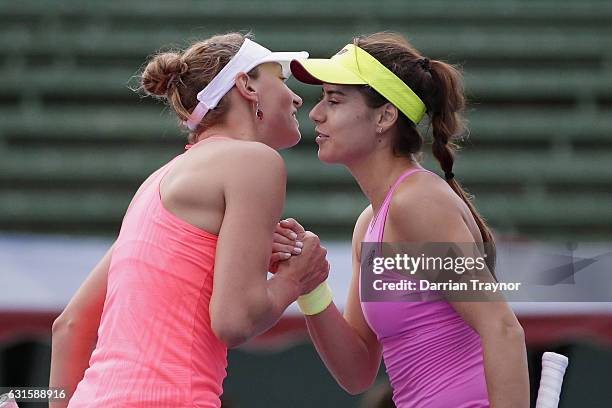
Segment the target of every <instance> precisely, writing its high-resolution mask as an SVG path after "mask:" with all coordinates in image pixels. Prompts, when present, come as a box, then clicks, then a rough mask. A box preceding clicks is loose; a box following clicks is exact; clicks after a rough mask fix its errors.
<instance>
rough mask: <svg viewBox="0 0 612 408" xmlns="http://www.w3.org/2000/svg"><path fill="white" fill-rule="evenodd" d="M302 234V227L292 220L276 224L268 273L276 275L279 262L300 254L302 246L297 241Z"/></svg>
mask: <svg viewBox="0 0 612 408" xmlns="http://www.w3.org/2000/svg"><path fill="white" fill-rule="evenodd" d="M303 232H304V227H302V226H301V225H300V223H299V222H297V221H296V220H294V219H293V218H288V219H286V220H282V221H281V222H279V223H278V224H276V229H275V230H274V236H273V241H272V256H271V257H270V266H269V271H270V272H272V273H276V271H277V269H278V264H279V262H283V261H286V260H287V259H289V258H291V256H292V255H299V254H301V253H302V247H303V246H304V244H303V243H302V242H300V241H298V240H297V237H298V234H300V233H303Z"/></svg>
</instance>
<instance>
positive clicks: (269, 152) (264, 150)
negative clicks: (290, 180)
mask: <svg viewBox="0 0 612 408" xmlns="http://www.w3.org/2000/svg"><path fill="white" fill-rule="evenodd" d="M189 153H190V156H191V157H189V156H188V157H186V159H187V160H190V161H192V162H193V164H195V165H206V163H208V164H210V165H211V166H213V167H212V168H214V169H218V170H220V171H222V172H223V174H225V175H232V174H236V173H238V174H241V175H244V173H247V174H252V173H253V172H256V173H258V172H260V171H266V170H268V171H269V170H277V171H279V170H282V171H283V172H284V170H285V162H284V160H283V158H282V157H281V155H280V154H279V153H278V152H277V151H276V150H274V149H273V148H271V147H269V146H267V145H265V144H264V143H260V142H249V141H242V140H223V141H215V142H213V143H210V144H207V145H204V146H201V147H200V148H199V149H197V148H196V149H193V151H190V152H189Z"/></svg>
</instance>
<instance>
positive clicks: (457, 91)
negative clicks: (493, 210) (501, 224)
mask: <svg viewBox="0 0 612 408" xmlns="http://www.w3.org/2000/svg"><path fill="white" fill-rule="evenodd" d="M420 61H425V62H426V64H421V65H422V66H423V68H424V69H425V70H426V71H429V73H430V74H431V77H432V81H433V84H434V87H435V92H434V95H433V98H431V99H432V102H433V103H432V105H433V106H432V107H431V108H430V117H431V126H432V131H433V144H432V153H433V155H434V157H435V158H436V160H438V162H439V163H440V167H441V168H442V171H443V172H444V178H445V179H446V181H447V183H448V184H449V186H450V187H451V188H452V189H453V191H454V192H455V193H457V195H458V196H459V197H461V199H462V200H463V201H464V202H465V204H466V205H467V206H468V208H469V209H470V212H471V213H472V216H473V217H474V220H475V221H476V224H477V225H478V229H479V230H480V234H481V235H482V240H483V242H484V243H485V244H486V245H485V249H486V251H487V252H486V254H487V266H488V267H489V270H490V271H491V272H492V273H493V274H494V273H495V272H494V270H495V258H496V251H495V240H494V238H493V234H492V232H491V230H490V228H489V226H488V225H487V223H486V222H485V220H484V218H483V217H482V216H481V215H480V213H479V212H478V210H477V209H476V207H475V206H474V204H473V203H472V199H473V196H472V195H471V194H468V193H467V192H466V191H465V190H464V189H463V188H462V187H461V184H459V182H458V181H457V179H456V178H455V175H454V174H453V165H454V163H455V152H456V151H457V145H456V144H455V143H454V138H455V137H457V136H459V135H461V134H463V132H464V131H465V129H466V127H465V120H464V119H463V116H462V115H461V113H462V111H463V110H464V108H465V97H464V94H463V81H462V76H461V73H460V72H459V71H458V70H457V69H456V68H455V67H453V66H452V65H450V64H447V63H445V62H442V61H435V60H433V61H429V60H427V59H422V60H420Z"/></svg>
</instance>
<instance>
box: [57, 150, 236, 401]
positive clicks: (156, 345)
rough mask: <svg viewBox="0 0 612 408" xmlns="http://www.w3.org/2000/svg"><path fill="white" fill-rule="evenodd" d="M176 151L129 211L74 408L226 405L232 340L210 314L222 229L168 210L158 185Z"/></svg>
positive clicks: (116, 245) (142, 188)
mask: <svg viewBox="0 0 612 408" xmlns="http://www.w3.org/2000/svg"><path fill="white" fill-rule="evenodd" d="M208 140H210V139H205V140H203V141H201V142H199V143H204V142H205V141H208ZM180 158H181V156H178V157H177V158H175V159H174V160H172V161H171V162H170V163H168V164H166V165H165V166H164V167H162V168H161V169H159V170H157V171H156V172H155V173H153V174H152V175H151V176H150V177H149V178H148V179H147V180H146V181H145V182H144V184H143V185H142V187H141V189H140V190H139V192H138V193H137V195H136V196H135V197H134V199H133V201H132V203H131V205H130V208H128V211H127V213H126V214H125V217H124V219H123V223H122V225H121V231H120V233H119V237H118V238H117V241H116V243H115V246H114V249H113V252H112V259H111V265H110V269H109V271H108V284H107V293H106V299H105V302H104V309H103V312H102V318H101V321H100V328H99V329H98V343H97V345H96V349H95V350H94V352H93V354H92V356H91V359H90V362H89V368H88V369H87V370H86V371H85V375H84V378H83V379H82V380H81V382H80V383H79V384H78V386H77V389H76V391H75V393H74V395H73V397H72V399H71V400H70V403H69V405H68V406H69V408H79V407H87V408H97V407H100V408H102V407H104V408H120V407H121V408H124V407H132V408H150V407H168V408H170V407H172V408H178V407H181V408H187V407H189V408H193V407H206V408H218V407H220V406H221V401H220V398H219V396H220V395H221V393H222V382H223V379H224V378H225V376H226V371H225V368H226V365H227V360H226V356H227V347H226V346H225V344H223V343H222V342H221V341H220V340H218V339H217V337H216V336H215V334H214V333H213V331H212V328H211V323H210V314H209V305H210V298H211V295H212V290H213V275H214V265H215V252H216V247H217V236H216V235H214V234H211V233H209V232H206V231H204V230H202V229H199V228H197V227H195V226H193V225H191V224H189V223H187V222H186V221H184V220H182V219H181V218H179V217H177V216H176V215H174V214H172V213H171V212H169V211H168V210H166V209H165V208H164V206H163V205H162V201H161V196H160V191H159V185H160V182H161V180H162V178H163V177H164V175H165V174H166V173H167V172H168V171H169V170H170V168H171V167H172V166H173V164H174V163H175V162H176V161H177V160H180Z"/></svg>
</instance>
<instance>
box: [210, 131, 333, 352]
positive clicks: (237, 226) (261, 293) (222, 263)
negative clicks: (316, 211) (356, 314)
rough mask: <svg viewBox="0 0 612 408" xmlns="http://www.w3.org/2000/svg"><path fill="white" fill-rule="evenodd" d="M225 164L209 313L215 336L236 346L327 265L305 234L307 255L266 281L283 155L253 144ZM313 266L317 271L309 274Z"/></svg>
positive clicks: (280, 201)
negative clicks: (221, 219)
mask: <svg viewBox="0 0 612 408" xmlns="http://www.w3.org/2000/svg"><path fill="white" fill-rule="evenodd" d="M244 163H248V164H249V167H248V168H247V167H246V166H244ZM227 165H228V170H227V172H226V175H227V184H226V185H225V191H224V196H225V214H224V217H223V223H222V225H221V229H220V231H219V239H218V242H217V252H216V259H215V279H214V287H213V295H212V298H211V305H210V313H211V324H212V328H213V331H214V332H215V334H216V335H217V337H218V338H219V339H221V340H222V341H223V342H225V343H226V344H227V345H228V346H229V347H234V346H237V345H239V344H241V343H243V342H245V341H246V340H248V339H249V338H251V337H253V336H255V335H257V334H259V333H261V332H263V331H265V330H267V329H268V328H270V327H271V326H272V325H274V324H275V323H276V322H277V321H278V319H279V318H280V316H281V314H282V313H283V311H284V310H285V309H286V308H287V307H288V306H289V305H290V304H291V303H292V302H293V301H295V300H296V299H297V297H298V296H299V295H301V294H303V293H305V291H306V292H307V291H309V290H312V289H314V287H316V286H317V285H318V284H319V283H320V282H321V281H323V280H325V278H326V277H327V267H326V266H325V265H326V263H325V253H324V250H322V249H321V248H320V246H319V241H318V238H316V237H315V236H314V235H313V234H307V236H306V237H302V238H303V239H304V249H303V253H302V254H301V255H299V256H296V257H295V258H294V259H292V260H290V261H288V262H289V263H288V264H286V265H284V266H280V267H279V271H278V272H277V274H276V275H275V276H274V277H273V278H272V279H270V280H267V272H268V265H269V262H270V255H271V252H272V237H273V231H274V229H275V226H276V223H277V221H278V220H279V219H280V216H281V214H282V209H283V206H284V201H285V183H286V170H285V165H284V162H283V159H282V158H281V157H280V155H279V154H278V153H277V152H275V151H274V150H272V149H270V148H269V147H267V146H264V145H261V144H255V143H253V144H249V145H247V146H245V145H242V146H239V147H238V146H236V148H235V149H234V152H233V154H232V159H231V160H230V161H227ZM309 268H312V269H317V270H316V271H313V273H312V274H307V273H306V272H308V271H309ZM323 268H324V269H325V270H323Z"/></svg>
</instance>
